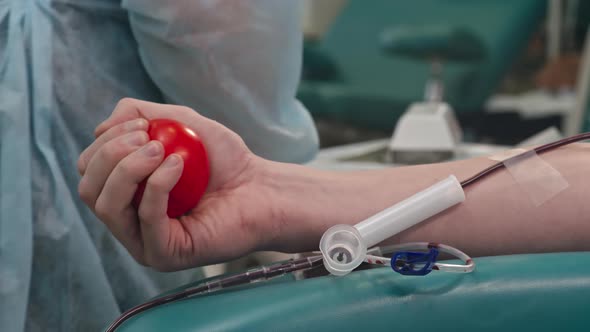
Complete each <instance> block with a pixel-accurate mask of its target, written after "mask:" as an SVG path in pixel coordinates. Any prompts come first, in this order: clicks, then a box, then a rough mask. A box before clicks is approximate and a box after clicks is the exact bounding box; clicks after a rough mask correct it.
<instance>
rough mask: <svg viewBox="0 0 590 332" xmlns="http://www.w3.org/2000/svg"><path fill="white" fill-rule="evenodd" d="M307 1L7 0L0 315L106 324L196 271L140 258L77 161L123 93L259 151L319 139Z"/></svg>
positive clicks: (37, 326)
mask: <svg viewBox="0 0 590 332" xmlns="http://www.w3.org/2000/svg"><path fill="white" fill-rule="evenodd" d="M299 10H300V8H299V3H298V2H297V1H275V0H248V1H237V2H235V1H229V2H228V1H220V0H213V1H211V0H207V1H204V0H183V1H173V2H169V1H167V2H162V1H154V0H140V1H137V0H124V1H120V0H86V1H33V0H0V308H1V309H0V326H1V328H0V329H1V330H2V331H38V330H41V331H68V330H70V331H97V330H100V329H101V328H103V327H104V325H105V324H106V323H107V322H110V321H112V320H113V319H114V318H115V317H117V316H118V315H119V314H120V313H121V311H122V310H125V309H127V308H129V307H131V306H132V305H135V304H137V303H141V302H143V301H145V300H146V299H147V298H150V297H152V296H155V295H156V294H159V293H161V292H162V291H163V290H165V289H170V288H171V287H176V286H178V285H181V284H184V283H186V282H188V281H189V280H194V279H195V278H199V277H200V275H201V271H200V270H188V271H184V272H178V273H166V274H164V273H157V272H154V271H152V270H151V269H147V268H144V267H143V266H141V265H139V264H137V263H136V262H135V261H134V260H133V258H132V257H131V256H130V255H129V253H128V252H127V251H126V250H125V248H123V246H121V245H120V244H119V243H118V242H117V241H116V240H115V239H114V237H113V236H112V235H111V234H110V232H109V231H108V230H107V229H106V227H104V225H103V224H102V223H101V222H100V221H99V220H98V219H97V218H96V217H94V215H93V214H92V213H91V212H90V210H89V209H88V208H87V207H86V206H85V205H84V204H83V203H82V202H81V201H80V199H79V197H78V191H77V187H78V181H79V176H78V170H77V169H76V161H77V159H78V156H79V154H80V152H81V151H82V149H84V148H85V147H87V146H88V145H89V144H90V143H91V142H92V141H93V140H94V136H93V131H94V128H95V127H96V126H97V125H98V124H99V123H100V122H102V121H103V120H104V119H105V118H107V117H108V116H109V115H110V114H111V112H112V110H113V108H114V107H115V105H116V103H117V102H118V101H119V100H120V99H121V98H123V97H134V98H138V99H143V100H149V101H154V102H170V103H174V104H180V105H186V106H190V107H192V108H194V109H196V110H197V111H198V112H201V113H202V114H204V115H206V116H209V117H211V118H213V119H216V120H218V121H220V122H221V123H223V124H225V125H227V126H229V127H230V128H231V129H233V130H235V131H236V132H237V133H238V134H240V135H241V136H242V137H244V138H245V140H246V143H247V144H248V146H249V147H250V148H251V149H252V150H253V151H254V152H256V153H257V154H259V155H262V156H266V157H267V158H271V159H276V160H283V161H294V162H296V161H304V160H308V159H310V158H311V157H312V156H313V155H314V153H315V152H316V150H317V136H316V133H315V130H314V125H313V122H312V120H311V118H310V116H309V114H308V112H307V111H306V110H305V109H304V108H303V107H302V106H301V104H300V103H299V102H297V101H296V100H295V98H294V95H295V91H296V86H297V84H298V79H299V71H300V62H301V59H300V57H301V48H302V36H301V31H300V22H299V19H298V17H297V15H294V13H297V12H298V11H299Z"/></svg>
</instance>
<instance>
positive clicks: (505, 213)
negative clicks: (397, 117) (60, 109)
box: [78, 99, 590, 271]
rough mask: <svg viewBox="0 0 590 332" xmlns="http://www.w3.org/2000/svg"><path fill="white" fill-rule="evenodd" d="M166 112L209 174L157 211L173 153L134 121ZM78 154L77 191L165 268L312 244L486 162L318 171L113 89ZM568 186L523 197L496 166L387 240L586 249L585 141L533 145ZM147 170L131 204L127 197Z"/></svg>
mask: <svg viewBox="0 0 590 332" xmlns="http://www.w3.org/2000/svg"><path fill="white" fill-rule="evenodd" d="M154 118H171V119H174V120H177V121H180V122H182V123H184V124H185V125H187V126H188V127H189V128H191V129H193V130H194V131H195V132H196V133H198V134H199V136H200V137H201V139H202V140H203V143H204V144H205V147H206V148H207V151H208V155H209V158H210V168H211V178H210V183H209V187H208V188H207V193H206V194H205V196H203V198H202V200H201V202H200V203H199V204H198V206H197V207H196V208H195V209H193V210H192V211H191V212H189V213H188V214H187V215H185V216H183V217H181V218H179V219H170V218H168V217H167V215H166V206H167V200H168V193H169V192H170V190H171V189H172V188H173V187H174V185H175V184H176V182H177V181H178V179H179V177H180V174H181V173H182V168H183V165H182V162H181V161H182V159H181V158H180V157H179V156H177V155H171V156H169V157H168V158H167V159H166V160H163V148H162V146H161V144H160V143H159V142H156V141H154V142H148V136H147V133H146V130H147V121H146V119H154ZM95 135H96V140H95V141H94V142H93V143H92V144H91V145H90V146H89V147H88V148H87V149H86V150H85V151H84V152H83V153H82V154H81V155H80V158H79V161H78V169H79V171H80V174H81V175H82V177H81V180H80V184H79V193H80V197H81V198H82V200H83V201H84V202H85V203H86V204H87V205H88V206H89V207H90V208H91V209H92V211H93V212H94V213H95V214H96V215H97V216H98V218H99V219H100V220H101V221H102V222H104V223H105V225H106V226H107V227H108V228H109V230H110V231H111V232H112V233H113V235H114V236H115V237H116V238H117V239H118V240H119V241H120V242H121V243H122V244H123V245H124V246H125V247H126V248H127V249H128V250H129V252H130V254H131V255H132V256H133V257H134V258H135V259H136V260H137V261H138V262H140V263H141V264H144V265H146V266H152V267H153V268H155V269H157V270H160V271H174V270H180V269H186V268H191V267H195V266H202V265H208V264H213V263H218V262H223V261H227V260H230V259H234V258H238V257H240V256H243V255H245V254H248V253H250V252H253V251H258V250H275V251H283V252H302V251H312V250H317V247H318V243H319V240H320V237H321V236H322V234H323V232H324V231H325V230H326V229H327V228H329V227H330V226H332V225H335V224H351V225H352V224H355V223H357V222H359V221H361V220H363V219H365V218H366V217H369V216H371V215H372V214H375V213H377V212H378V211H380V210H382V209H384V208H387V207H389V206H391V205H393V204H395V203H396V202H399V201H400V200H403V199H404V198H406V197H408V196H411V195H412V194H414V193H416V192H418V191H420V190H422V189H424V188H426V187H428V186H430V185H432V184H434V183H435V182H437V181H440V180H442V179H443V178H445V177H447V176H448V175H449V174H454V175H456V176H457V178H458V179H459V180H462V179H465V178H468V177H469V176H471V175H473V174H475V173H477V172H479V171H480V170H482V169H483V168H485V167H487V166H490V165H491V164H493V163H494V161H492V160H490V159H488V158H476V159H470V160H463V161H457V162H450V163H441V164H431V165H420V166H408V167H399V168H391V169H384V170H377V171H355V172H327V171H322V170H317V169H312V168H309V167H305V166H300V165H293V164H284V163H277V162H272V161H268V160H264V159H262V158H259V157H257V156H255V155H254V154H252V153H251V152H250V151H249V150H248V148H247V147H246V145H245V144H244V142H243V140H242V139H241V138H240V137H239V136H238V135H236V134H235V133H233V132H232V131H230V130H229V129H227V128H226V127H224V126H222V125H221V124H219V123H217V122H215V121H212V120H209V119H207V118H205V117H202V116H200V115H199V114H198V113H196V112H195V111H194V110H192V109H190V108H187V107H183V106H174V105H162V104H155V103H149V102H145V101H140V100H135V99H123V100H121V102H119V104H118V105H117V107H116V108H115V110H114V111H113V113H112V115H111V116H110V117H109V118H108V119H107V120H105V121H104V122H103V123H102V124H100V125H99V126H98V127H97V128H96V132H95ZM542 157H543V159H544V160H545V161H547V162H548V163H549V164H550V165H551V166H552V167H553V168H555V169H556V170H557V171H559V172H560V173H561V175H562V176H563V177H564V178H565V179H566V180H567V181H568V183H569V186H568V187H567V188H566V189H565V190H563V191H562V192H560V193H559V194H558V195H556V196H555V197H553V198H552V199H551V200H549V201H547V202H545V203H543V204H542V205H540V206H535V205H534V204H533V203H532V201H531V199H530V197H529V196H528V195H527V194H526V193H525V192H524V191H523V189H522V187H521V186H519V185H518V184H517V183H516V182H515V181H514V179H513V178H512V177H511V175H510V174H509V173H508V172H507V171H506V170H500V171H497V172H496V173H493V174H492V175H490V176H488V177H486V178H485V179H484V180H482V181H480V182H477V183H475V184H473V185H472V186H469V187H468V188H467V189H466V197H467V199H466V201H465V202H463V203H461V204H460V205H457V206H455V207H453V208H451V209H449V210H447V211H445V212H443V213H441V214H439V215H437V216H435V217H433V218H431V219H429V220H427V221H425V222H422V223H420V224H419V225H417V226H415V227H412V228H410V229H408V230H406V231H404V232H402V233H400V234H398V235H396V236H394V237H393V238H391V239H389V240H387V242H392V243H400V242H409V241H431V242H440V243H445V244H448V245H452V246H455V247H457V248H460V249H461V250H463V251H465V252H467V253H469V254H470V255H471V256H482V255H500V254H514V253H534V252H551V251H578V250H590V241H589V240H590V223H589V222H587V220H586V219H587V216H588V215H590V204H587V202H588V194H589V191H590V189H588V188H590V186H589V184H590V177H589V176H588V169H589V168H588V167H585V166H584V165H590V149H589V147H588V146H587V145H585V144H575V145H570V146H567V147H563V148H560V149H558V150H555V151H551V152H549V153H547V154H544V155H543V156H542ZM145 178H148V181H147V186H146V190H145V193H144V196H143V200H142V202H141V204H140V206H139V209H138V211H136V210H135V209H134V208H133V207H132V206H131V201H132V198H133V195H134V193H135V190H136V189H137V185H138V184H139V183H140V182H141V181H143V180H144V179H145Z"/></svg>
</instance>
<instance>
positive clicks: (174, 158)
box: [162, 154, 182, 168]
mask: <svg viewBox="0 0 590 332" xmlns="http://www.w3.org/2000/svg"><path fill="white" fill-rule="evenodd" d="M181 159H182V158H181V157H180V156H179V155H177V154H171V155H170V156H168V158H166V160H165V161H164V163H163V164H162V167H168V168H173V167H176V166H178V164H179V163H180V161H181Z"/></svg>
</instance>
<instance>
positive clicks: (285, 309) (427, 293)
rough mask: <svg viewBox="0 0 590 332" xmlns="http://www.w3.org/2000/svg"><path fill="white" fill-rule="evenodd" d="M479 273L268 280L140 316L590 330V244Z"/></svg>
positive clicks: (340, 327)
mask: <svg viewBox="0 0 590 332" xmlns="http://www.w3.org/2000/svg"><path fill="white" fill-rule="evenodd" d="M476 264H477V266H476V270H475V272H473V273H472V274H450V273H442V272H432V273H430V274H429V275H427V276H425V277H405V276H401V275H398V274H396V273H394V272H393V271H391V269H389V268H378V269H372V270H365V271H358V272H353V273H352V274H349V275H348V276H345V277H340V278H337V277H331V276H330V277H320V278H315V279H308V280H302V281H293V280H291V281H288V280H287V281H283V282H277V283H269V284H265V283H261V284H254V286H251V287H246V288H241V289H236V290H228V291H225V292H220V293H214V294H210V295H206V296H200V297H195V298H192V299H188V300H184V301H179V302H176V303H172V304H169V305H166V306H162V307H159V308H155V309H152V310H150V311H147V312H145V313H142V314H140V315H139V316H137V317H135V318H132V319H131V320H130V321H128V322H127V323H125V324H124V325H123V326H121V327H120V329H119V330H118V331H119V332H136V331H137V332H139V331H141V332H149V331H179V332H180V331H183V332H188V331H191V332H195V331H310V330H314V331H336V332H342V331H437V330H439V331H440V330H442V331H587V330H588V323H589V318H588V313H589V308H590V252H583V253H557V254H537V255H515V256H500V257H487V258H479V259H476Z"/></svg>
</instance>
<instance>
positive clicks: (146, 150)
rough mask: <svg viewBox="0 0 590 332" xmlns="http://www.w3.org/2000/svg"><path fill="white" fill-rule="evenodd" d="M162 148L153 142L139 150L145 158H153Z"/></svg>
mask: <svg viewBox="0 0 590 332" xmlns="http://www.w3.org/2000/svg"><path fill="white" fill-rule="evenodd" d="M161 149H162V146H161V145H160V144H158V143H157V142H155V141H151V142H149V143H148V144H147V145H146V146H144V147H143V148H141V153H142V154H143V155H144V156H146V157H155V156H157V155H159V154H160V150H161Z"/></svg>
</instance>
